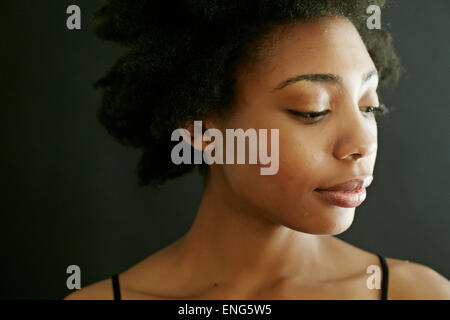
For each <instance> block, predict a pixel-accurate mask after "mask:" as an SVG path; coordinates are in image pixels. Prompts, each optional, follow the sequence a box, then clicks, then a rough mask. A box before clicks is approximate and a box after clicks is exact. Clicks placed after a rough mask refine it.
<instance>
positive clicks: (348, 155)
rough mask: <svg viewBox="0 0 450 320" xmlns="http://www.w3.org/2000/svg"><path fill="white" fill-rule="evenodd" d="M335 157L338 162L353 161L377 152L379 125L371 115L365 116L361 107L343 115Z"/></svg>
mask: <svg viewBox="0 0 450 320" xmlns="http://www.w3.org/2000/svg"><path fill="white" fill-rule="evenodd" d="M355 110H356V111H355ZM342 116H343V119H342V120H341V121H340V124H341V125H340V127H339V129H338V130H339V132H338V136H337V137H338V138H337V140H336V144H335V148H334V152H333V153H334V157H335V158H336V159H338V160H353V161H359V160H360V159H363V158H366V157H369V156H371V155H373V154H374V153H375V152H376V151H377V125H376V122H375V120H373V119H370V118H369V117H372V116H371V115H367V116H364V115H363V114H362V111H360V110H359V107H355V108H352V111H350V112H346V113H345V115H344V114H342Z"/></svg>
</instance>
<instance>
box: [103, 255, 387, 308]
mask: <svg viewBox="0 0 450 320" xmlns="http://www.w3.org/2000/svg"><path fill="white" fill-rule="evenodd" d="M377 256H378V258H379V259H380V264H381V269H382V283H381V300H387V294H388V282H389V268H388V265H387V263H386V260H385V258H384V257H383V256H382V255H381V254H377ZM111 280H112V285H113V292H114V300H120V299H121V297H120V284H119V275H118V274H117V273H115V274H113V275H112V277H111Z"/></svg>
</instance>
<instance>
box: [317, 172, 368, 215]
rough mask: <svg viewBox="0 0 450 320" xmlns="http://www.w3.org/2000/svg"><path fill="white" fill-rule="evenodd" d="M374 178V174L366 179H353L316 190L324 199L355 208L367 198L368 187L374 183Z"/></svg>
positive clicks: (344, 206)
mask: <svg viewBox="0 0 450 320" xmlns="http://www.w3.org/2000/svg"><path fill="white" fill-rule="evenodd" d="M372 180H373V177H372V176H369V177H366V178H364V179H352V180H349V181H346V182H344V183H340V184H337V185H334V186H332V187H329V188H326V189H320V188H317V189H315V190H314V191H317V193H318V194H319V195H320V196H321V197H322V198H323V199H325V200H326V201H327V202H329V203H331V204H333V205H336V206H339V207H343V208H354V207H357V206H359V205H361V203H363V201H364V200H365V199H366V195H367V194H366V187H368V186H369V185H370V184H371V183H372Z"/></svg>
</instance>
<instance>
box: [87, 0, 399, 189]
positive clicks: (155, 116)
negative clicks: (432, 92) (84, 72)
mask: <svg viewBox="0 0 450 320" xmlns="http://www.w3.org/2000/svg"><path fill="white" fill-rule="evenodd" d="M371 4H375V5H378V6H380V7H383V6H384V5H385V1H383V0H372V1H369V0H345V1H344V0H254V1H251V0H209V1H208V0H175V1H162V0H148V1H146V0H106V2H105V3H104V4H103V6H102V7H100V8H99V9H98V10H97V11H96V12H95V13H94V22H95V23H96V35H97V37H99V38H101V39H104V40H110V41H115V42H118V43H120V44H121V45H124V46H126V47H127V48H129V50H128V51H127V52H126V53H125V54H124V55H123V56H121V57H120V58H119V59H118V60H117V61H116V62H115V64H114V65H113V66H112V67H111V68H110V69H109V70H108V71H107V72H106V74H104V75H103V76H102V77H101V78H100V79H98V80H96V81H95V82H94V84H93V85H94V87H95V88H101V90H102V101H101V104H100V106H99V108H98V109H97V119H98V121H99V122H100V123H101V124H102V125H103V126H104V127H105V128H106V130H107V131H108V133H109V134H110V135H112V136H113V137H114V138H115V139H117V140H118V141H119V142H120V143H121V144H123V145H127V146H132V147H135V148H139V149H142V151H143V153H142V156H141V158H140V160H139V163H138V165H137V169H136V174H137V176H138V186H145V185H149V184H151V185H153V186H155V187H157V186H159V185H161V184H162V183H163V182H165V181H166V180H168V179H171V178H174V177H177V176H181V175H183V174H185V173H187V172H189V171H191V170H192V169H193V168H194V166H195V165H188V164H181V165H175V164H173V163H172V161H171V158H170V154H171V149H172V147H173V144H174V143H173V142H171V139H170V137H171V133H172V131H173V130H174V129H176V128H179V127H183V125H184V124H186V123H188V121H192V120H193V119H196V120H198V119H202V118H203V117H204V116H207V115H208V114H210V113H216V114H221V113H222V112H225V111H226V110H227V109H228V108H229V107H230V105H231V102H232V99H233V95H234V84H235V78H234V76H235V72H236V70H237V68H238V67H240V66H244V65H246V64H249V63H254V62H255V61H259V60H258V59H260V58H261V53H263V52H264V50H261V49H262V48H264V44H265V43H266V41H265V40H266V39H267V38H268V35H270V33H271V31H273V30H274V27H276V26H283V25H287V24H289V23H291V22H295V21H298V20H308V19H316V18H320V17H326V16H336V15H339V16H344V17H347V18H348V19H349V20H351V21H352V22H353V24H354V25H355V27H356V28H357V29H358V31H359V33H360V35H361V38H362V39H363V41H364V43H365V44H366V47H367V49H368V52H369V53H370V56H371V58H372V60H373V61H374V63H375V65H376V67H377V69H378V73H379V77H380V85H386V84H388V83H395V82H396V81H397V80H398V78H399V75H400V64H399V60H398V57H397V55H396V53H395V50H394V47H393V44H392V38H391V35H390V33H389V32H388V31H387V30H385V29H384V28H381V29H373V30H369V29H368V28H367V27H366V19H367V18H368V16H369V15H368V14H367V13H366V9H367V7H368V6H369V5H371ZM191 123H192V122H191ZM207 167H208V166H207V165H206V164H202V165H199V168H200V173H201V174H202V175H203V176H204V177H206V176H207V171H208V169H207Z"/></svg>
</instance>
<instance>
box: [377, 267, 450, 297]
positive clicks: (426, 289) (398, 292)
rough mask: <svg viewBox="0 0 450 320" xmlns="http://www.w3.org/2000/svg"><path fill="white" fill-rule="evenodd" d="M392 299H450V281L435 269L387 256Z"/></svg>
mask: <svg viewBox="0 0 450 320" xmlns="http://www.w3.org/2000/svg"><path fill="white" fill-rule="evenodd" d="M386 262H387V264H388V266H389V296H388V298H389V299H390V300H450V283H449V281H448V279H446V278H445V277H444V276H443V275H441V274H439V273H438V272H437V271H435V270H434V269H432V268H430V267H428V266H426V265H423V264H420V263H416V262H411V261H408V260H400V259H393V258H386Z"/></svg>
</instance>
